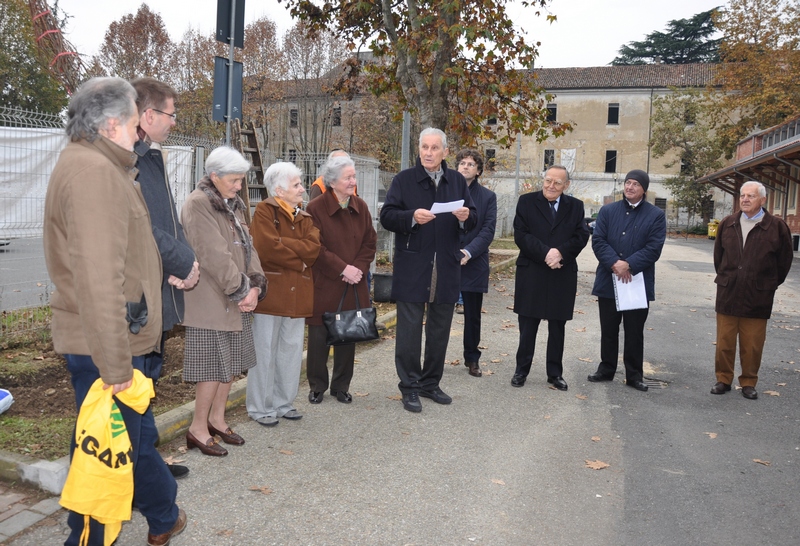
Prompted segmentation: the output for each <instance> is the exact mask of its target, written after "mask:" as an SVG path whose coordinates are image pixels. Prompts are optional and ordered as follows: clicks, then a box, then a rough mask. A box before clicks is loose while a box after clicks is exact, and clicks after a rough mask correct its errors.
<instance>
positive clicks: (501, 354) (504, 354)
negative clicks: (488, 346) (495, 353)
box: [500, 353, 508, 356]
mask: <svg viewBox="0 0 800 546" xmlns="http://www.w3.org/2000/svg"><path fill="white" fill-rule="evenodd" d="M500 356H508V353H500Z"/></svg>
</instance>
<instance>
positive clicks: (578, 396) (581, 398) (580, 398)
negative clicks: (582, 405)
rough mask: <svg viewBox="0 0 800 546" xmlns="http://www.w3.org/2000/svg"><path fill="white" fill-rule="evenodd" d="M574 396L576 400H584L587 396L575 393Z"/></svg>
mask: <svg viewBox="0 0 800 546" xmlns="http://www.w3.org/2000/svg"><path fill="white" fill-rule="evenodd" d="M575 398H577V399H578V400H586V399H587V398H589V397H588V396H586V395H585V394H576V395H575Z"/></svg>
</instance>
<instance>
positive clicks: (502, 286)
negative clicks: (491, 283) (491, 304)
mask: <svg viewBox="0 0 800 546" xmlns="http://www.w3.org/2000/svg"><path fill="white" fill-rule="evenodd" d="M495 290H497V291H498V292H505V291H506V290H507V289H506V286H505V285H504V284H501V285H500V286H496V287H495Z"/></svg>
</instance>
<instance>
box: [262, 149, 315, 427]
mask: <svg viewBox="0 0 800 546" xmlns="http://www.w3.org/2000/svg"><path fill="white" fill-rule="evenodd" d="M301 174H302V173H301V172H300V169H298V168H297V167H296V166H295V165H294V164H293V163H275V164H273V165H272V166H270V168H269V169H267V172H266V173H264V184H265V185H266V186H267V190H268V191H269V194H270V195H271V196H272V197H270V198H269V199H267V200H265V201H262V202H261V203H259V204H258V206H256V212H255V215H254V216H253V225H252V232H253V244H254V245H255V247H256V249H257V250H258V255H259V256H260V257H261V266H262V268H263V270H264V274H265V275H266V277H267V279H268V280H269V284H270V290H269V293H268V294H267V297H266V298H264V300H263V301H261V302H260V303H259V304H258V307H257V308H256V314H255V317H254V319H253V337H254V338H255V342H256V357H257V360H258V364H257V365H256V367H255V368H253V369H252V370H250V372H249V373H248V374H247V413H248V414H249V415H250V417H251V418H252V419H253V420H255V421H256V422H257V423H259V424H261V425H264V426H266V427H269V426H274V425H277V424H278V419H279V418H281V417H283V418H285V419H291V420H296V419H300V418H301V417H302V415H301V414H300V412H298V411H297V410H296V409H295V407H294V399H295V397H296V396H297V390H298V388H299V383H300V366H301V364H302V362H303V333H304V322H305V320H304V319H305V317H308V316H310V315H311V312H312V310H313V301H312V300H313V297H314V284H313V281H312V278H311V266H312V265H314V262H315V261H316V259H317V254H319V231H318V230H317V228H315V227H314V223H313V222H312V221H311V216H309V215H308V213H306V212H305V211H303V210H301V209H300V204H301V203H302V202H303V194H304V193H305V189H304V188H303V182H302V180H301V179H300V176H301Z"/></svg>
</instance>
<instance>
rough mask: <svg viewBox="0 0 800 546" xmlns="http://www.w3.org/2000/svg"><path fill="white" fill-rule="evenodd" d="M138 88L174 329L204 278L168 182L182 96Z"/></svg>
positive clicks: (140, 148) (147, 182)
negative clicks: (166, 145)
mask: <svg viewBox="0 0 800 546" xmlns="http://www.w3.org/2000/svg"><path fill="white" fill-rule="evenodd" d="M131 85H133V87H134V89H136V94H137V98H136V106H137V107H138V109H139V128H138V136H139V141H138V142H137V143H136V145H135V146H134V152H136V155H137V156H138V158H137V160H136V168H137V169H139V174H138V176H137V177H136V180H137V181H138V182H139V184H141V188H142V195H143V196H144V200H145V203H147V209H148V211H149V212H150V222H151V224H152V227H153V236H154V237H155V240H156V244H157V245H158V252H159V254H161V264H162V268H163V278H162V281H161V298H162V299H161V303H162V305H161V316H162V321H163V326H162V328H163V331H164V332H169V331H170V330H172V328H173V327H174V326H175V325H176V324H178V323H180V322H182V321H183V310H184V306H183V292H182V291H183V290H189V289H191V288H192V287H194V285H195V284H196V283H197V280H198V279H199V278H200V273H199V271H198V264H197V262H196V261H195V259H194V251H193V250H192V248H191V247H190V246H189V243H187V242H186V237H184V235H183V227H182V226H181V224H180V223H179V222H178V213H177V212H176V210H175V202H174V201H173V199H172V191H171V190H170V187H169V181H168V180H167V171H166V167H165V165H164V158H163V156H162V154H161V143H162V142H164V141H165V140H167V137H168V136H169V133H170V130H172V127H173V126H174V125H175V117H176V113H175V98H176V96H177V94H176V93H175V91H174V90H173V89H172V88H171V87H170V86H169V85H167V84H165V83H163V82H160V81H158V80H155V79H153V78H138V79H136V80H133V81H132V82H131ZM165 337H166V336H161V349H160V351H158V352H152V353H150V354H147V355H145V364H144V368H145V375H146V376H147V377H150V378H151V379H152V380H153V383H155V382H157V381H158V378H159V376H160V375H161V367H162V366H163V364H164V338H165ZM168 466H169V469H170V471H171V472H172V474H173V476H175V477H176V478H180V477H183V476H185V475H186V474H187V473H188V472H189V469H188V468H186V467H185V466H180V465H168Z"/></svg>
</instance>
